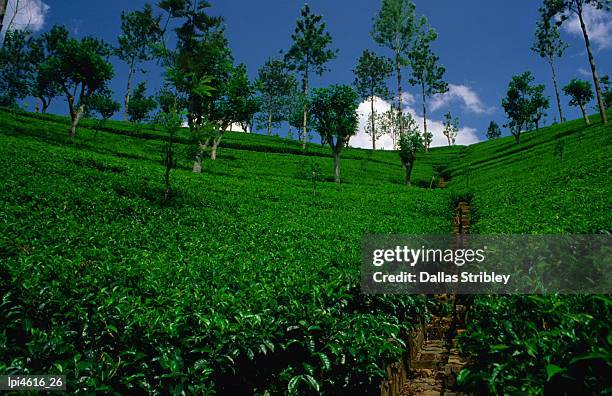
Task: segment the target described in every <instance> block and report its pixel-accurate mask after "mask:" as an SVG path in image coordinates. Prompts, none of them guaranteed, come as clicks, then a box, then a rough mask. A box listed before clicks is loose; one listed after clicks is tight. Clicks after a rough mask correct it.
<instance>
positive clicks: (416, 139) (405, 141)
mask: <svg viewBox="0 0 612 396" xmlns="http://www.w3.org/2000/svg"><path fill="white" fill-rule="evenodd" d="M413 125H414V127H413V129H406V130H405V131H404V132H403V133H402V134H401V136H400V138H399V152H398V154H399V156H400V159H401V160H402V166H403V167H404V169H405V171H406V185H407V186H410V184H411V182H410V176H411V174H412V168H413V167H414V161H415V160H416V155H417V153H418V152H419V151H423V150H424V149H425V145H424V144H423V138H422V137H421V135H420V134H419V132H418V131H417V130H416V123H414V122H413Z"/></svg>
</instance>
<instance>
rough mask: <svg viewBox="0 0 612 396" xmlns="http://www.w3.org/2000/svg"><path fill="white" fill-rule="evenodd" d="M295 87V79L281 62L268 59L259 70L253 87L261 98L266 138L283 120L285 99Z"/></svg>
mask: <svg viewBox="0 0 612 396" xmlns="http://www.w3.org/2000/svg"><path fill="white" fill-rule="evenodd" d="M296 85H297V83H296V81H295V77H294V76H293V75H291V74H290V73H288V72H287V67H286V65H285V63H284V62H283V61H280V60H278V59H268V61H267V62H266V63H265V64H264V65H263V66H262V67H261V69H259V72H258V77H257V80H256V81H255V86H256V88H257V91H258V92H259V95H260V97H261V105H262V111H263V112H264V113H265V123H266V127H267V130H268V136H271V135H272V128H273V127H274V126H278V125H279V124H280V122H281V121H283V120H285V118H286V117H285V111H284V110H285V107H286V103H287V97H288V95H290V93H291V91H292V90H293V87H295V86H296Z"/></svg>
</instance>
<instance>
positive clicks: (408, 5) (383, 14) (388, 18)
mask: <svg viewBox="0 0 612 396" xmlns="http://www.w3.org/2000/svg"><path fill="white" fill-rule="evenodd" d="M418 30H419V27H418V25H417V17H416V7H415V5H414V4H413V3H412V2H411V1H410V0H382V4H381V7H380V10H379V11H378V14H377V15H376V17H375V19H374V28H373V30H372V37H373V38H374V41H375V42H377V43H378V44H379V45H381V46H384V47H387V48H388V49H390V50H391V51H393V62H394V64H395V74H396V77H397V113H398V119H401V118H402V67H404V66H406V65H407V62H408V59H407V54H408V53H409V52H410V50H411V48H412V46H413V45H414V39H415V34H416V32H417V31H418ZM400 128H402V129H401V130H400V133H401V132H402V131H403V126H402V125H401V124H400Z"/></svg>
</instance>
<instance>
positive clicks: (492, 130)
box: [487, 121, 501, 139]
mask: <svg viewBox="0 0 612 396" xmlns="http://www.w3.org/2000/svg"><path fill="white" fill-rule="evenodd" d="M500 136H501V129H500V128H499V125H497V122H495V121H491V122H490V123H489V128H487V139H497V138H499V137H500Z"/></svg>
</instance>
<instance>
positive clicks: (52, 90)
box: [29, 25, 68, 113]
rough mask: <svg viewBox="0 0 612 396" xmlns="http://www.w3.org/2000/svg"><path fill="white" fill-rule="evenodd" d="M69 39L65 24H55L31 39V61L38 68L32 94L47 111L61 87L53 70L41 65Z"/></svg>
mask: <svg viewBox="0 0 612 396" xmlns="http://www.w3.org/2000/svg"><path fill="white" fill-rule="evenodd" d="M66 40H68V30H66V28H65V27H64V26H58V25H54V26H53V27H52V28H51V29H50V30H49V31H48V32H45V33H44V34H42V35H41V36H40V37H37V38H35V39H32V40H30V42H29V46H30V63H31V65H32V66H33V67H34V68H35V69H36V71H37V72H36V73H35V76H34V79H33V82H32V87H31V92H30V93H31V94H32V96H34V97H36V98H38V99H39V100H40V101H41V103H42V112H43V113H45V112H46V111H47V108H48V107H49V105H50V104H51V101H52V100H53V99H55V98H56V97H57V96H59V95H60V94H61V92H62V91H61V87H60V85H59V83H58V81H56V79H55V76H54V75H53V70H52V69H49V68H41V67H39V66H40V65H41V64H42V63H43V62H45V60H46V59H48V58H50V57H52V56H55V55H56V54H57V51H58V49H59V46H60V45H61V43H63V42H65V41H66Z"/></svg>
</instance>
